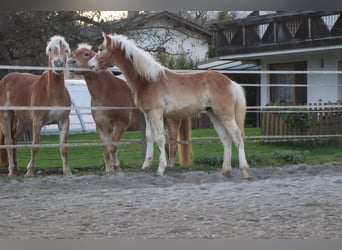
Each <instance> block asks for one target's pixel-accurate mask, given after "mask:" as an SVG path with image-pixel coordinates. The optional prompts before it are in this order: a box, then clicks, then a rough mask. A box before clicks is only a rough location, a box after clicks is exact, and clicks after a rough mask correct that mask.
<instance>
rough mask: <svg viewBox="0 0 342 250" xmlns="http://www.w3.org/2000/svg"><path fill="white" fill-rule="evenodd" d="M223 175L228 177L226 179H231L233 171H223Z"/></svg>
mask: <svg viewBox="0 0 342 250" xmlns="http://www.w3.org/2000/svg"><path fill="white" fill-rule="evenodd" d="M221 175H223V176H226V177H231V176H232V171H231V170H226V171H221Z"/></svg>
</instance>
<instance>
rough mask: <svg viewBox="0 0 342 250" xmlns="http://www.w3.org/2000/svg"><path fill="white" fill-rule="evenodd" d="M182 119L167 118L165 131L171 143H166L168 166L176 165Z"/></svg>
mask: <svg viewBox="0 0 342 250" xmlns="http://www.w3.org/2000/svg"><path fill="white" fill-rule="evenodd" d="M181 121H182V120H181V119H168V118H165V128H166V130H165V132H166V135H167V139H168V141H169V143H167V144H165V150H166V154H167V160H168V164H167V165H168V166H170V167H173V166H174V165H175V160H176V153H177V143H176V141H177V135H178V130H179V127H180V125H181Z"/></svg>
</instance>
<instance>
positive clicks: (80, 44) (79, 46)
mask: <svg viewBox="0 0 342 250" xmlns="http://www.w3.org/2000/svg"><path fill="white" fill-rule="evenodd" d="M83 48H84V49H89V50H91V45H89V44H88V43H79V44H78V47H77V49H83Z"/></svg>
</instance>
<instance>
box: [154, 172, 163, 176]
mask: <svg viewBox="0 0 342 250" xmlns="http://www.w3.org/2000/svg"><path fill="white" fill-rule="evenodd" d="M163 175H164V173H160V172H156V173H155V174H154V176H163Z"/></svg>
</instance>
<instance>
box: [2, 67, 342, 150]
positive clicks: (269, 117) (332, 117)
mask: <svg viewBox="0 0 342 250" xmlns="http://www.w3.org/2000/svg"><path fill="white" fill-rule="evenodd" d="M0 69H2V70H22V71H45V70H64V71H69V70H74V71H89V69H87V68H54V67H43V66H13V65H0ZM109 70H110V71H115V72H118V69H116V68H112V69H109ZM176 71H177V72H184V73H185V72H201V71H206V70H176ZM217 71H218V72H221V73H224V74H269V75H270V74H315V75H317V74H335V75H341V74H342V71H336V70H317V71H288V70H276V71H273V70H250V71H241V70H217ZM240 85H241V86H244V87H311V88H316V87H322V86H330V85H329V83H322V84H315V85H311V84H262V83H261V84H243V83H242V84H240ZM334 86H336V84H335V85H334ZM338 86H340V87H341V85H338ZM120 109H121V110H122V109H127V110H133V109H137V108H135V107H104V106H101V107H100V106H96V107H94V106H93V107H89V106H70V107H69V106H68V107H66V106H35V107H32V106H0V110H27V111H29V110H71V111H73V110H74V111H79V112H80V114H81V115H91V113H90V111H91V110H120ZM297 109H300V113H303V114H310V119H311V124H315V126H316V127H317V126H319V128H318V129H313V128H312V129H311V130H306V131H305V132H303V133H302V132H298V131H299V129H297V130H294V129H292V130H291V129H289V128H288V127H287V125H286V123H285V121H284V117H285V115H286V114H291V113H294V112H297V113H298V112H299V111H298V110H297ZM341 110H342V104H341V103H325V104H322V103H315V104H307V105H287V106H284V105H267V106H248V107H247V112H250V113H260V114H261V124H260V125H261V135H260V136H245V140H246V142H274V141H282V142H283V141H284V142H286V141H301V140H326V139H338V140H341V139H342V131H341V128H342V125H341V120H342V111H341ZM203 113H205V112H203ZM71 115H76V114H71ZM327 123H329V124H332V125H331V127H326V128H323V127H324V126H325V124H327ZM317 124H318V125H317ZM333 125H334V126H335V127H333ZM312 126H313V125H312ZM323 130H324V131H326V132H324V133H322V131H323ZM291 131H292V132H291ZM141 143H142V142H141V140H125V141H123V140H122V141H120V142H118V143H115V144H117V145H127V144H141ZM167 143H183V144H188V143H191V144H200V143H220V141H219V138H218V137H201V138H192V140H191V141H168V142H167ZM105 145H106V144H104V143H102V142H100V141H96V142H79V143H67V144H64V145H61V144H59V143H42V144H37V145H32V144H29V143H22V142H21V143H19V144H17V145H8V146H5V145H0V149H3V148H25V147H39V148H47V147H60V146H66V147H99V146H105Z"/></svg>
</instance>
